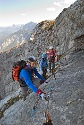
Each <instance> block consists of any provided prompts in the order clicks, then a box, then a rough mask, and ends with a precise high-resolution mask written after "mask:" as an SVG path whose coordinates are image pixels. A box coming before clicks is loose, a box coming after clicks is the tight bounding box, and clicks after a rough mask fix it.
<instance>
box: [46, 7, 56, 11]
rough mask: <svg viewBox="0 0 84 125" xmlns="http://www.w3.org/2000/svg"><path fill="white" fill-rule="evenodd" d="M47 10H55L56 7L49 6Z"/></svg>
mask: <svg viewBox="0 0 84 125" xmlns="http://www.w3.org/2000/svg"><path fill="white" fill-rule="evenodd" d="M47 11H55V8H54V7H50V8H47Z"/></svg>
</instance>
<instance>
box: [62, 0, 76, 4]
mask: <svg viewBox="0 0 84 125" xmlns="http://www.w3.org/2000/svg"><path fill="white" fill-rule="evenodd" d="M75 1H76V0H64V3H65V4H72V3H74V2H75Z"/></svg>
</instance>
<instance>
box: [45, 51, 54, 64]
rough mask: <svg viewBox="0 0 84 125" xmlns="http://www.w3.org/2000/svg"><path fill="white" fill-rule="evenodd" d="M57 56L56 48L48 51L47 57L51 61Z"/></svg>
mask: <svg viewBox="0 0 84 125" xmlns="http://www.w3.org/2000/svg"><path fill="white" fill-rule="evenodd" d="M55 57H56V50H53V51H52V52H50V50H48V51H47V58H48V61H49V62H54V61H55Z"/></svg>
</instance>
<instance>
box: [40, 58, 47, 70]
mask: <svg viewBox="0 0 84 125" xmlns="http://www.w3.org/2000/svg"><path fill="white" fill-rule="evenodd" d="M47 67H48V63H47V59H45V60H44V59H43V58H41V60H40V70H42V71H43V68H45V69H47Z"/></svg>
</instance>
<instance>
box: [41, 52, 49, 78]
mask: <svg viewBox="0 0 84 125" xmlns="http://www.w3.org/2000/svg"><path fill="white" fill-rule="evenodd" d="M47 67H48V63H47V55H46V53H43V54H42V58H41V59H40V72H41V74H42V76H43V78H45V79H47V77H46V73H47Z"/></svg>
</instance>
